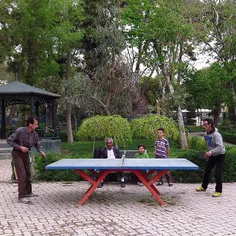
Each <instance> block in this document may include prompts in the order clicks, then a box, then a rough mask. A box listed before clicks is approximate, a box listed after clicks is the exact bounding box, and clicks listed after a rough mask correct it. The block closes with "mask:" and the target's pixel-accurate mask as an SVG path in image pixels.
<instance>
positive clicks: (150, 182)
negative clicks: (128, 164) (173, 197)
mask: <svg viewBox="0 0 236 236" xmlns="http://www.w3.org/2000/svg"><path fill="white" fill-rule="evenodd" d="M130 171H131V172H133V173H134V174H135V175H136V176H137V177H138V178H139V179H140V181H141V182H142V183H143V184H144V185H145V186H146V188H147V189H148V190H149V191H150V192H151V194H152V195H153V197H154V198H155V199H156V200H157V201H158V202H159V203H160V205H161V206H165V205H166V204H165V202H164V201H163V200H162V199H161V197H160V192H159V191H158V190H157V188H156V187H155V186H154V185H153V184H154V183H155V182H156V181H157V180H158V179H159V178H160V177H161V176H163V175H164V174H165V173H166V172H167V171H168V170H163V171H160V172H158V173H157V174H156V175H155V176H154V177H153V178H151V179H150V180H149V176H150V174H146V173H144V172H143V171H142V170H130ZM153 173H154V171H153V172H152V174H153Z"/></svg>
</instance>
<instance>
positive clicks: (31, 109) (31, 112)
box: [30, 97, 36, 116]
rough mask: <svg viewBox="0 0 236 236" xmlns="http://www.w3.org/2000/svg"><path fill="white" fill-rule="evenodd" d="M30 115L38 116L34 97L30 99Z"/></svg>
mask: <svg viewBox="0 0 236 236" xmlns="http://www.w3.org/2000/svg"><path fill="white" fill-rule="evenodd" d="M30 114H31V116H35V115H36V112H35V105H34V98H33V97H31V98H30Z"/></svg>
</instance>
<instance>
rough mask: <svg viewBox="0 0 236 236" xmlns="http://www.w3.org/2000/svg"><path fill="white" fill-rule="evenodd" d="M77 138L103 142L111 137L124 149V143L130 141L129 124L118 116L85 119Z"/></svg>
mask: <svg viewBox="0 0 236 236" xmlns="http://www.w3.org/2000/svg"><path fill="white" fill-rule="evenodd" d="M77 136H78V137H80V138H89V139H93V140H94V142H95V140H96V139H101V138H102V139H104V140H105V138H108V137H111V138H113V139H114V141H115V143H116V144H117V145H118V144H119V143H121V145H122V146H123V148H124V149H125V145H126V143H127V142H131V141H132V139H131V137H132V134H131V129H130V124H129V122H128V121H127V119H124V118H122V117H121V116H118V115H114V116H94V117H91V118H87V119H85V120H84V121H83V123H82V124H81V126H80V127H79V130H78V132H77ZM94 147H95V145H94ZM94 147H93V148H94Z"/></svg>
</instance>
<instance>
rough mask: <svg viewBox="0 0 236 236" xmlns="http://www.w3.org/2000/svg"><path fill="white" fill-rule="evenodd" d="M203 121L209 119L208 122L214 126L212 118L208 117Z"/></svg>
mask: <svg viewBox="0 0 236 236" xmlns="http://www.w3.org/2000/svg"><path fill="white" fill-rule="evenodd" d="M203 121H207V123H208V124H209V125H211V127H214V121H213V120H212V119H210V118H206V119H204V120H203Z"/></svg>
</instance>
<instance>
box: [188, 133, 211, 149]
mask: <svg viewBox="0 0 236 236" xmlns="http://www.w3.org/2000/svg"><path fill="white" fill-rule="evenodd" d="M188 147H189V149H193V150H196V151H199V152H200V151H205V150H207V146H206V142H205V140H204V139H203V138H202V137H198V136H193V137H189V138H188Z"/></svg>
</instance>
